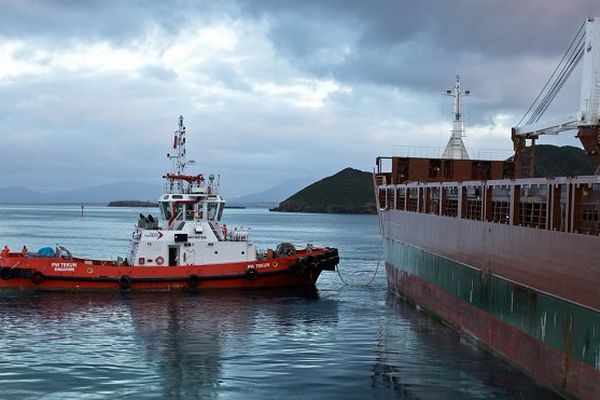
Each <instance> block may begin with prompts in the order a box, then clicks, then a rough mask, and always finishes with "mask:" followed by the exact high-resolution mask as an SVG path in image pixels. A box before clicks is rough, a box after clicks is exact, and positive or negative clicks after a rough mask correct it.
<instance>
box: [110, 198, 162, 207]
mask: <svg viewBox="0 0 600 400" xmlns="http://www.w3.org/2000/svg"><path fill="white" fill-rule="evenodd" d="M108 207H158V203H157V202H155V201H144V200H118V201H111V202H110V203H108Z"/></svg>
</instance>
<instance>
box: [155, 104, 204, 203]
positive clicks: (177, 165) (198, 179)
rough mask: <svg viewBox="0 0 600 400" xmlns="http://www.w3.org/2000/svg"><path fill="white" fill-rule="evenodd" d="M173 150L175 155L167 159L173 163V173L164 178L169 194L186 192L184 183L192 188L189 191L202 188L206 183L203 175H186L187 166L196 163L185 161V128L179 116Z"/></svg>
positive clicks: (181, 116)
mask: <svg viewBox="0 0 600 400" xmlns="http://www.w3.org/2000/svg"><path fill="white" fill-rule="evenodd" d="M173 150H174V151H175V153H174V154H171V153H169V154H167V158H169V159H171V160H172V162H173V167H172V168H173V169H172V171H173V172H171V173H168V174H167V175H164V176H163V178H166V179H167V192H168V193H184V192H186V188H185V187H184V182H187V183H188V185H189V186H190V187H188V188H187V191H189V190H192V188H193V187H194V186H200V184H201V183H202V181H204V178H203V177H202V175H194V176H190V175H186V174H185V166H186V165H187V164H193V163H194V161H193V160H190V161H186V160H185V126H184V125H183V115H180V116H179V125H178V128H177V130H176V131H175V132H174V137H173Z"/></svg>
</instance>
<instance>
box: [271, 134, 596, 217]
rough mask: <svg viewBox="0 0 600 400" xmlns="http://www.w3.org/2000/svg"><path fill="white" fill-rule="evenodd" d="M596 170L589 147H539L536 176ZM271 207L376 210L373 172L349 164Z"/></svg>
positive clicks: (314, 210)
mask: <svg viewBox="0 0 600 400" xmlns="http://www.w3.org/2000/svg"><path fill="white" fill-rule="evenodd" d="M511 159H512V157H511V158H509V160H511ZM594 170H595V168H594V165H593V164H592V162H591V161H590V160H589V157H588V156H587V155H586V153H585V151H584V150H582V149H580V148H578V147H574V146H562V147H559V146H554V145H543V144H542V145H537V146H536V148H535V176H536V177H554V176H575V175H593V174H594ZM270 211H282V212H307V213H343V214H375V213H376V212H377V210H376V206H375V195H374V192H373V175H372V174H371V173H370V172H366V171H360V170H357V169H354V168H345V169H343V170H341V171H340V172H338V173H337V174H335V175H332V176H329V177H327V178H324V179H321V180H320V181H318V182H315V183H313V184H311V185H309V186H307V187H305V188H304V189H302V190H300V191H299V192H297V193H296V194H294V195H292V196H290V197H289V198H287V199H285V200H284V201H282V202H281V203H279V205H278V206H277V207H274V208H271V209H270Z"/></svg>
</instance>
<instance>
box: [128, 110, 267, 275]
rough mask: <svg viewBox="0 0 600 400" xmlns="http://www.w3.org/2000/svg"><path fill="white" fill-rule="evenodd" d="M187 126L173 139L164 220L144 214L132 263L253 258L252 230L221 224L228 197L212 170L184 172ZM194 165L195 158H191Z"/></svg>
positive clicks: (130, 258) (162, 201) (134, 239)
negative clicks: (205, 174) (207, 172)
mask: <svg viewBox="0 0 600 400" xmlns="http://www.w3.org/2000/svg"><path fill="white" fill-rule="evenodd" d="M185 140H186V139H185V126H184V125H183V117H179V128H178V129H177V130H176V131H175V134H174V139H173V150H174V154H168V155H167V156H168V157H169V158H170V159H172V160H173V166H174V171H175V172H174V173H169V174H167V175H165V176H164V178H165V179H166V181H167V190H166V193H165V194H164V195H162V196H161V197H160V199H159V208H160V219H156V218H155V217H152V216H150V215H148V216H144V215H141V214H140V219H139V221H138V224H137V227H136V229H135V231H134V232H133V235H132V238H131V245H130V250H129V254H128V260H127V261H128V263H129V264H130V265H140V266H179V265H203V264H218V263H232V262H241V261H255V260H256V259H257V251H256V247H255V245H254V244H252V243H251V242H250V241H249V230H248V229H245V228H233V229H229V230H228V228H227V226H226V225H225V224H222V223H221V216H222V214H223V208H224V207H225V200H224V199H223V198H222V197H221V195H220V194H219V180H218V177H217V178H216V179H215V177H214V176H213V175H210V176H209V177H208V181H206V180H205V179H204V176H203V175H186V174H185V167H186V158H185ZM187 164H192V162H187Z"/></svg>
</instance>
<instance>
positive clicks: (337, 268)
mask: <svg viewBox="0 0 600 400" xmlns="http://www.w3.org/2000/svg"><path fill="white" fill-rule="evenodd" d="M382 252H383V241H382V242H381V246H379V254H378V255H377V266H376V267H375V272H373V276H372V277H371V279H369V281H368V282H367V283H366V284H363V285H360V284H355V283H348V282H346V280H344V278H343V277H342V273H341V272H340V264H338V265H337V266H336V268H335V270H336V271H337V274H338V277H339V278H340V281H342V283H343V284H344V286H353V287H370V286H371V284H372V283H373V281H374V280H375V278H376V277H377V272H378V271H379V264H380V263H381V254H382Z"/></svg>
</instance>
